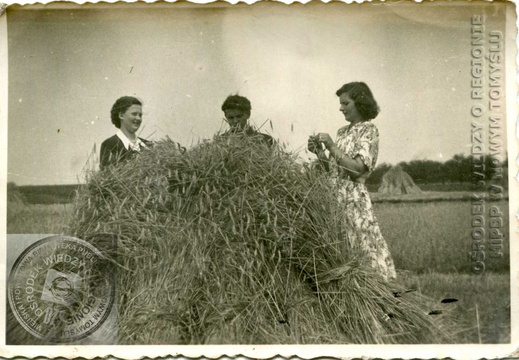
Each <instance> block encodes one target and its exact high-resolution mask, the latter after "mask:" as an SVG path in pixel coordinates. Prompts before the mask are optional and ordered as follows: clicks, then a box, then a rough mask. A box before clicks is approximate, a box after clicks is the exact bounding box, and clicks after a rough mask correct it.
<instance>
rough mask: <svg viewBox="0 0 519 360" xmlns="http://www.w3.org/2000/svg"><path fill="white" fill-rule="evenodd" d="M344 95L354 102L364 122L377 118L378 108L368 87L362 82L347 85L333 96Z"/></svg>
mask: <svg viewBox="0 0 519 360" xmlns="http://www.w3.org/2000/svg"><path fill="white" fill-rule="evenodd" d="M344 93H348V95H349V96H350V98H351V99H352V100H353V101H355V108H357V111H358V112H359V114H360V115H361V116H362V117H363V118H364V119H365V120H371V119H374V118H376V117H377V115H378V113H379V111H380V108H379V107H378V105H377V102H376V101H375V98H374V97H373V93H372V92H371V90H370V89H369V87H368V85H366V84H365V83H363V82H351V83H347V84H344V85H343V86H342V87H341V88H340V89H339V90H337V92H336V93H335V94H337V96H341V95H342V94H344Z"/></svg>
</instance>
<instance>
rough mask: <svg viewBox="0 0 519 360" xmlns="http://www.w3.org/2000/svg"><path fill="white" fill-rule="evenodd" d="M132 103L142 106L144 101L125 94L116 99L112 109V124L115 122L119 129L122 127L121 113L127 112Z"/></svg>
mask: <svg viewBox="0 0 519 360" xmlns="http://www.w3.org/2000/svg"><path fill="white" fill-rule="evenodd" d="M132 105H140V106H142V102H141V101H140V100H139V99H137V98H135V97H133V96H123V97H120V98H119V99H117V100H116V101H115V104H114V105H113V106H112V110H110V116H111V118H112V124H114V125H115V127H116V128H118V129H119V128H120V127H121V118H120V117H119V114H121V113H124V112H126V110H128V108H129V107H130V106H132Z"/></svg>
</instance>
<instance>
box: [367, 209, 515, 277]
mask: <svg viewBox="0 0 519 360" xmlns="http://www.w3.org/2000/svg"><path fill="white" fill-rule="evenodd" d="M490 206H497V207H499V208H500V209H501V211H503V212H506V216H503V227H502V228H501V229H502V231H503V233H504V235H505V237H504V241H503V244H502V253H503V256H502V257H491V256H490V255H491V253H489V252H487V253H486V255H487V258H486V259H485V265H486V270H487V271H494V272H503V273H505V272H506V273H508V272H509V266H510V265H509V264H510V260H509V257H510V254H509V237H510V236H509V226H508V213H507V212H508V202H507V201H497V202H492V203H489V204H487V208H486V212H487V213H488V211H489V209H490ZM374 208H375V216H376V217H377V219H378V221H379V224H380V228H381V230H382V234H383V235H384V237H385V238H386V241H387V243H388V246H389V250H390V251H391V253H392V254H393V258H394V260H395V265H396V267H397V269H402V270H410V271H413V272H416V273H427V272H439V273H460V272H461V273H472V265H473V263H472V261H471V258H470V252H471V250H472V243H473V241H472V239H471V230H472V228H471V221H472V217H471V216H472V215H471V202H469V201H457V202H432V203H427V204H423V203H405V202H403V203H397V204H392V203H379V204H374Z"/></svg>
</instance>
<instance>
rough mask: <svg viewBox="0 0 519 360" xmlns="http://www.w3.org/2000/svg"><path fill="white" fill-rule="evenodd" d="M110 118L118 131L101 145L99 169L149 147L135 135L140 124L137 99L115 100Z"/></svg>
mask: <svg viewBox="0 0 519 360" xmlns="http://www.w3.org/2000/svg"><path fill="white" fill-rule="evenodd" d="M111 118H112V123H113V124H114V125H115V127H116V128H118V129H119V130H117V132H116V134H115V135H114V136H112V137H110V138H108V139H106V140H105V141H103V143H102V144H101V155H100V167H101V169H104V168H106V167H107V166H109V165H115V164H118V163H119V162H121V161H125V160H128V159H130V158H131V157H132V156H134V155H135V154H136V153H138V152H140V151H141V150H143V149H145V148H147V147H149V146H151V142H150V141H148V140H145V139H142V138H139V137H137V134H136V132H137V130H139V127H140V126H141V123H142V102H141V101H140V100H139V99H137V98H134V97H132V96H123V97H121V98H119V99H117V101H116V102H115V104H114V105H113V106H112V110H111Z"/></svg>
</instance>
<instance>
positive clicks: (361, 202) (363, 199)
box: [308, 82, 396, 280]
mask: <svg viewBox="0 0 519 360" xmlns="http://www.w3.org/2000/svg"><path fill="white" fill-rule="evenodd" d="M336 94H337V96H338V97H339V100H340V104H341V107H340V111H341V112H342V113H343V114H344V118H345V119H346V121H347V122H349V124H348V125H346V126H344V127H341V128H340V129H339V130H338V131H337V140H336V142H333V140H332V138H331V137H330V135H328V134H326V133H319V134H318V135H316V136H311V137H310V139H309V140H308V149H309V150H310V151H311V152H313V153H315V154H316V155H317V157H318V158H319V161H320V163H321V164H322V165H323V166H324V168H325V169H326V170H328V171H331V172H332V173H333V174H334V175H335V176H336V177H337V183H338V185H339V189H340V196H341V198H342V200H343V201H344V202H345V205H346V211H347V213H346V216H347V219H348V223H349V225H350V229H351V231H349V234H348V235H349V236H350V238H352V239H353V240H354V241H355V242H356V243H357V244H359V245H360V246H361V247H362V248H363V249H364V250H365V251H366V252H367V253H368V254H369V258H370V260H371V266H372V267H373V268H375V269H376V270H377V271H378V272H379V273H380V274H381V275H382V276H383V277H384V278H385V279H386V280H389V279H394V278H396V272H395V266H394V264H393V259H392V257H391V254H390V253H389V250H388V247H387V244H386V241H385V240H384V238H383V237H382V233H381V232H380V228H379V226H378V222H377V220H376V218H375V216H374V215H373V206H372V204H371V199H370V197H369V193H368V190H367V189H366V186H365V185H364V183H365V181H366V179H367V177H368V176H369V174H370V173H371V171H373V169H374V168H375V164H376V162H377V156H378V129H377V128H376V126H375V125H373V123H372V122H371V121H370V120H372V119H374V118H375V117H376V116H377V115H378V112H379V109H378V106H377V103H376V101H375V99H374V98H373V94H372V93H371V90H370V89H369V87H368V86H367V85H366V84H365V83H363V82H352V83H348V84H345V85H343V86H342V87H341V88H340V89H339V90H337V92H336ZM323 145H324V147H325V148H326V149H327V150H328V151H329V154H330V157H328V156H327V155H326V153H325V150H324V149H323Z"/></svg>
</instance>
